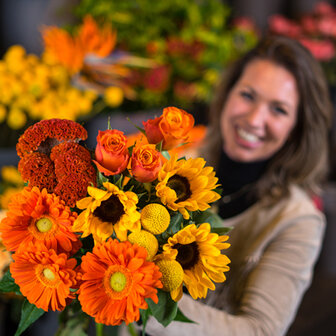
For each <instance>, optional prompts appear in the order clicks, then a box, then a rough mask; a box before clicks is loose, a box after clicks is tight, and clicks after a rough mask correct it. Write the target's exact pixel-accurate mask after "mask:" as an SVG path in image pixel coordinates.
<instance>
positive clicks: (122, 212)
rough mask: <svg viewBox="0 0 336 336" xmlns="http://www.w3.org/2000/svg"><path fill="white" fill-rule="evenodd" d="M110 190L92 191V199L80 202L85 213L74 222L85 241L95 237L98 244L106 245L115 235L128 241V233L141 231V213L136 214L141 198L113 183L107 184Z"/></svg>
mask: <svg viewBox="0 0 336 336" xmlns="http://www.w3.org/2000/svg"><path fill="white" fill-rule="evenodd" d="M103 186H104V188H105V189H106V190H102V189H98V188H95V187H88V194H89V195H90V196H89V197H85V198H83V199H81V200H79V201H78V202H77V207H78V208H79V209H82V210H83V209H85V210H84V211H82V212H81V213H80V215H79V216H78V218H77V220H76V221H75V222H74V225H73V230H74V231H75V232H77V231H78V232H83V233H82V237H86V236H88V235H90V234H92V236H93V238H94V240H95V242H98V243H102V242H104V241H105V240H106V239H107V238H109V237H110V236H111V235H112V233H113V231H114V232H115V233H116V235H117V237H118V238H119V239H120V240H122V241H124V240H127V230H130V231H139V230H140V227H141V225H140V213H139V212H138V211H137V210H136V206H137V203H138V196H137V195H136V194H135V193H133V192H131V191H126V192H124V191H122V190H120V189H119V188H118V187H117V186H115V185H114V184H112V183H109V182H105V183H103Z"/></svg>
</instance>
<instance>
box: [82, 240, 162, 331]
mask: <svg viewBox="0 0 336 336" xmlns="http://www.w3.org/2000/svg"><path fill="white" fill-rule="evenodd" d="M146 257H147V251H146V249H145V248H144V247H141V246H139V245H132V244H131V243H130V242H128V241H125V242H122V243H119V242H118V241H117V240H112V239H109V240H108V241H107V242H106V243H104V244H100V245H96V246H95V247H94V248H93V253H87V254H86V255H85V256H84V257H83V258H82V264H81V268H82V274H83V276H82V283H81V285H80V289H79V297H78V299H79V301H80V302H81V305H82V309H83V311H84V312H86V313H87V314H89V315H91V316H93V317H94V318H95V320H96V322H98V323H104V324H106V325H119V324H121V323H122V322H123V321H125V322H126V324H129V323H132V322H134V321H137V320H138V319H139V318H140V314H139V310H140V309H147V307H148V305H147V302H146V301H145V299H146V298H151V299H152V300H153V301H154V302H155V303H157V302H158V297H157V288H162V283H161V281H160V280H159V279H160V278H161V272H160V271H159V268H158V267H157V266H156V265H155V264H154V263H152V262H149V261H146Z"/></svg>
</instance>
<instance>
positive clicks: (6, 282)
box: [0, 270, 20, 294]
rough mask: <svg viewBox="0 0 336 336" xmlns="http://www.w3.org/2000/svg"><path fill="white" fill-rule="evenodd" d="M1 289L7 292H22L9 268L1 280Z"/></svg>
mask: <svg viewBox="0 0 336 336" xmlns="http://www.w3.org/2000/svg"><path fill="white" fill-rule="evenodd" d="M0 291H2V292H5V293H10V292H13V293H16V294H20V288H19V286H18V285H17V284H16V283H15V282H14V279H13V278H12V275H11V273H10V271H9V270H8V271H7V272H6V273H5V274H4V276H3V277H2V278H1V280H0Z"/></svg>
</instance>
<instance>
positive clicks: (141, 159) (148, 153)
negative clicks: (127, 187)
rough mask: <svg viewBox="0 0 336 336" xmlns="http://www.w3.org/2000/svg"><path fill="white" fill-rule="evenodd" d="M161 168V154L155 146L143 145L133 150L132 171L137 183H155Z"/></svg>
mask: <svg viewBox="0 0 336 336" xmlns="http://www.w3.org/2000/svg"><path fill="white" fill-rule="evenodd" d="M161 167H162V158H161V154H160V152H158V151H157V150H156V149H155V145H142V146H137V147H135V148H134V149H133V153H132V159H131V170H132V175H133V176H134V178H135V179H136V180H137V181H139V182H143V183H146V182H152V181H154V180H155V179H156V178H157V176H158V174H159V171H160V169H161Z"/></svg>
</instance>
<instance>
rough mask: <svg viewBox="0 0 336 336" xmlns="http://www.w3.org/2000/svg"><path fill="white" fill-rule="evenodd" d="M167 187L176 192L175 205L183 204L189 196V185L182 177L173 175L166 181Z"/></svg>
mask: <svg viewBox="0 0 336 336" xmlns="http://www.w3.org/2000/svg"><path fill="white" fill-rule="evenodd" d="M167 186H168V187H169V188H170V189H173V190H174V191H175V192H176V196H177V200H176V203H178V202H183V201H185V200H187V199H188V198H190V196H191V190H190V183H189V181H188V179H187V178H186V177H184V176H181V175H177V174H175V175H173V176H172V177H170V178H169V179H168V182H167Z"/></svg>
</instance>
